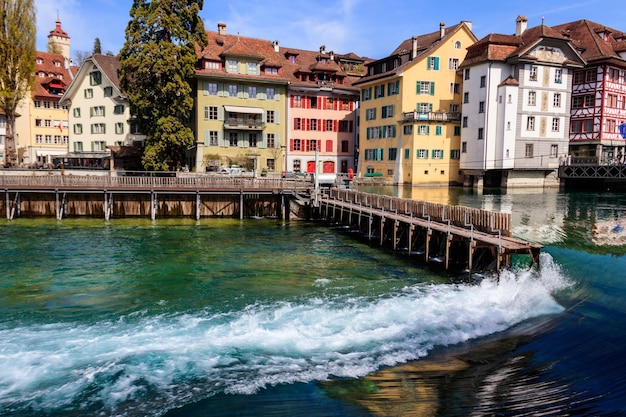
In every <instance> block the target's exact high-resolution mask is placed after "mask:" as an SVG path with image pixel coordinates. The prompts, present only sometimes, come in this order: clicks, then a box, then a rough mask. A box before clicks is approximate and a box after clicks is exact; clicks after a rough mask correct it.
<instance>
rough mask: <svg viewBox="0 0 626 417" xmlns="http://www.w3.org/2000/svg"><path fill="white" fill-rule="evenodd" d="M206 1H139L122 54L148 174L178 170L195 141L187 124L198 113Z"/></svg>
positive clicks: (122, 76) (125, 88) (123, 84)
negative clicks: (196, 80)
mask: <svg viewBox="0 0 626 417" xmlns="http://www.w3.org/2000/svg"><path fill="white" fill-rule="evenodd" d="M203 3H204V1H203V0H134V1H133V6H132V8H131V10H130V16H131V20H130V22H128V26H127V27H126V42H125V43H124V46H123V48H122V50H121V51H120V55H119V57H120V64H121V70H120V87H121V88H122V91H124V93H125V94H126V96H127V97H128V101H129V103H130V108H131V112H132V114H133V116H135V117H136V118H137V120H138V122H139V128H140V130H141V131H142V132H143V133H145V134H146V147H145V149H144V154H143V159H142V163H143V166H144V168H145V169H147V170H167V169H170V170H174V169H176V168H179V167H180V166H181V164H182V161H184V158H185V152H186V150H187V149H188V148H190V147H191V146H193V143H194V137H193V132H192V130H191V128H190V127H189V126H188V125H187V124H186V123H187V121H188V120H189V117H190V115H191V110H192V108H193V103H194V100H193V97H192V91H193V89H192V86H191V83H192V80H193V77H194V74H195V64H196V61H197V59H198V58H197V55H196V45H197V46H198V47H200V48H204V46H206V44H207V37H206V33H205V31H204V24H203V23H202V19H200V17H199V15H198V13H199V12H200V10H202V6H203Z"/></svg>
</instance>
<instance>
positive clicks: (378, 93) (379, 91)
mask: <svg viewBox="0 0 626 417" xmlns="http://www.w3.org/2000/svg"><path fill="white" fill-rule="evenodd" d="M381 97H385V85H384V84H383V85H377V86H375V87H374V98H381Z"/></svg>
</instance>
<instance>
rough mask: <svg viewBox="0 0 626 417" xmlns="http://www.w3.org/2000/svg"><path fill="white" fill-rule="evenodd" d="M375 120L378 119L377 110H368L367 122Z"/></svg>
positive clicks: (366, 114)
mask: <svg viewBox="0 0 626 417" xmlns="http://www.w3.org/2000/svg"><path fill="white" fill-rule="evenodd" d="M375 119H376V108H373V109H366V110H365V120H375Z"/></svg>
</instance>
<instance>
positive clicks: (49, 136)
mask: <svg viewBox="0 0 626 417" xmlns="http://www.w3.org/2000/svg"><path fill="white" fill-rule="evenodd" d="M44 137H45V141H46V143H52V135H46V136H44Z"/></svg>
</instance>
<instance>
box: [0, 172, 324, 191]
mask: <svg viewBox="0 0 626 417" xmlns="http://www.w3.org/2000/svg"><path fill="white" fill-rule="evenodd" d="M35 173H37V174H38V175H34V174H31V175H28V174H23V175H16V174H15V173H12V174H11V175H7V174H6V173H5V172H0V187H1V188H4V189H15V188H26V189H52V190H54V189H59V188H74V189H88V190H93V189H97V190H114V189H116V188H117V189H146V190H150V189H161V190H162V189H171V190H172V191H175V190H219V189H226V188H229V189H232V188H244V189H255V188H258V189H289V190H307V189H310V188H312V187H313V184H312V183H311V182H310V181H307V180H305V179H303V178H299V177H297V178H288V179H287V178H276V177H274V178H265V177H256V178H254V177H252V176H241V177H231V176H220V175H193V174H187V175H182V176H109V175H84V174H83V175H80V174H69V175H68V174H66V173H64V174H61V173H60V172H58V171H50V172H46V171H41V172H37V171H35Z"/></svg>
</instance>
